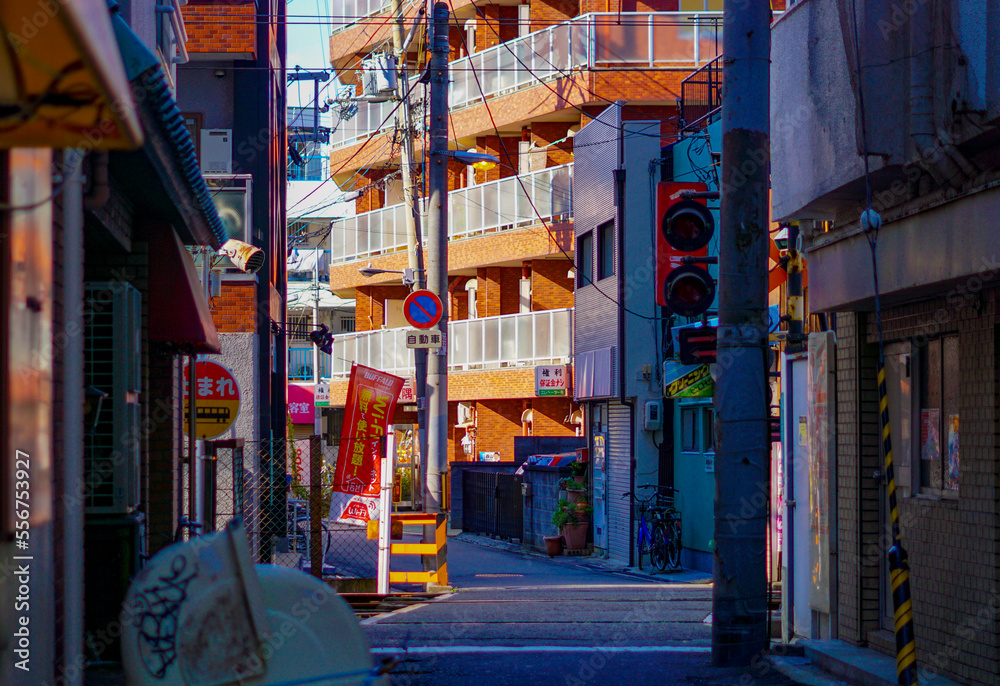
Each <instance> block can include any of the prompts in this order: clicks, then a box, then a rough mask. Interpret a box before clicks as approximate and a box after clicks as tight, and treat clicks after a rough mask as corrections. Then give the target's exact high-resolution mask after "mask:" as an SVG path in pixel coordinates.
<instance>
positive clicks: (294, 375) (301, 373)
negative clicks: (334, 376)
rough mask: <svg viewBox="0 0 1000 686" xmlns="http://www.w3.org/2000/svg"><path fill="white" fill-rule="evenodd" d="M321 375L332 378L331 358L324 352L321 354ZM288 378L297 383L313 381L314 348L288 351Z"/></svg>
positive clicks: (290, 349)
mask: <svg viewBox="0 0 1000 686" xmlns="http://www.w3.org/2000/svg"><path fill="white" fill-rule="evenodd" d="M319 375H320V377H323V378H326V377H329V376H330V356H329V355H327V354H326V353H324V352H320V353H319ZM288 378H289V379H293V380H296V381H312V380H313V348H312V346H311V345H310V346H309V347H308V348H289V349H288Z"/></svg>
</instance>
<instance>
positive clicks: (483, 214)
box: [330, 164, 573, 262]
mask: <svg viewBox="0 0 1000 686" xmlns="http://www.w3.org/2000/svg"><path fill="white" fill-rule="evenodd" d="M572 211H573V165H572V164H563V165H560V166H558V167H549V168H548V169H541V170H539V171H535V172H530V173H528V174H521V175H519V176H509V177H507V178H505V179H500V180H498V181H488V182H486V183H480V184H476V185H475V186H469V187H468V188H461V189H459V190H456V191H452V192H451V193H449V194H448V239H449V240H455V239H458V238H468V237H471V236H476V235H479V234H483V233H487V232H491V231H504V230H510V229H516V228H518V227H521V226H527V225H530V224H535V223H537V222H538V221H539V216H540V217H541V218H543V219H545V221H547V222H559V221H565V220H568V219H569V218H570V217H571V216H572ZM405 212H406V206H405V205H392V206H390V207H384V208H382V209H380V210H374V211H372V212H364V213H362V214H357V215H355V216H353V217H345V218H344V219H338V220H336V221H334V222H333V224H332V226H331V230H330V255H331V260H332V261H333V262H351V261H354V260H359V259H362V258H365V257H371V256H372V255H379V254H382V253H387V252H394V251H397V250H405V249H406V221H405V219H406V217H405Z"/></svg>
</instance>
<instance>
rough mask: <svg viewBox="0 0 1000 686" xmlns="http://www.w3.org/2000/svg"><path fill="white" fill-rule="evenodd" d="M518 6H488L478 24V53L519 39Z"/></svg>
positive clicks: (480, 15) (484, 8) (482, 12)
mask: <svg viewBox="0 0 1000 686" xmlns="http://www.w3.org/2000/svg"><path fill="white" fill-rule="evenodd" d="M517 19H518V16H517V6H516V5H493V4H490V5H487V6H485V7H483V8H482V10H480V13H479V18H478V19H477V24H476V52H479V51H480V50H485V49H486V48H492V47H493V46H494V45H500V43H506V42H507V41H509V40H514V39H515V38H517Z"/></svg>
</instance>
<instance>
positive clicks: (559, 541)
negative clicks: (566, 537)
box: [542, 536, 563, 557]
mask: <svg viewBox="0 0 1000 686" xmlns="http://www.w3.org/2000/svg"><path fill="white" fill-rule="evenodd" d="M542 540H544V541H545V552H546V553H547V554H548V556H549V557H555V556H556V555H562V551H563V537H562V536H543V537H542Z"/></svg>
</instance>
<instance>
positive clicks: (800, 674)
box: [764, 655, 848, 686]
mask: <svg viewBox="0 0 1000 686" xmlns="http://www.w3.org/2000/svg"><path fill="white" fill-rule="evenodd" d="M764 659H765V661H766V662H767V663H768V664H769V665H771V666H772V667H774V669H775V671H777V672H779V673H781V674H784V675H785V676H787V677H788V678H789V679H791V680H792V681H795V682H798V683H799V684H803V685H804V686H848V684H847V683H846V682H844V681H834V680H832V679H831V678H830V674H828V673H827V672H824V671H823V670H821V669H819V668H818V667H816V666H815V665H813V664H812V663H811V662H810V661H809V658H807V657H778V656H776V655H768V656H766V657H765V658H764Z"/></svg>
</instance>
